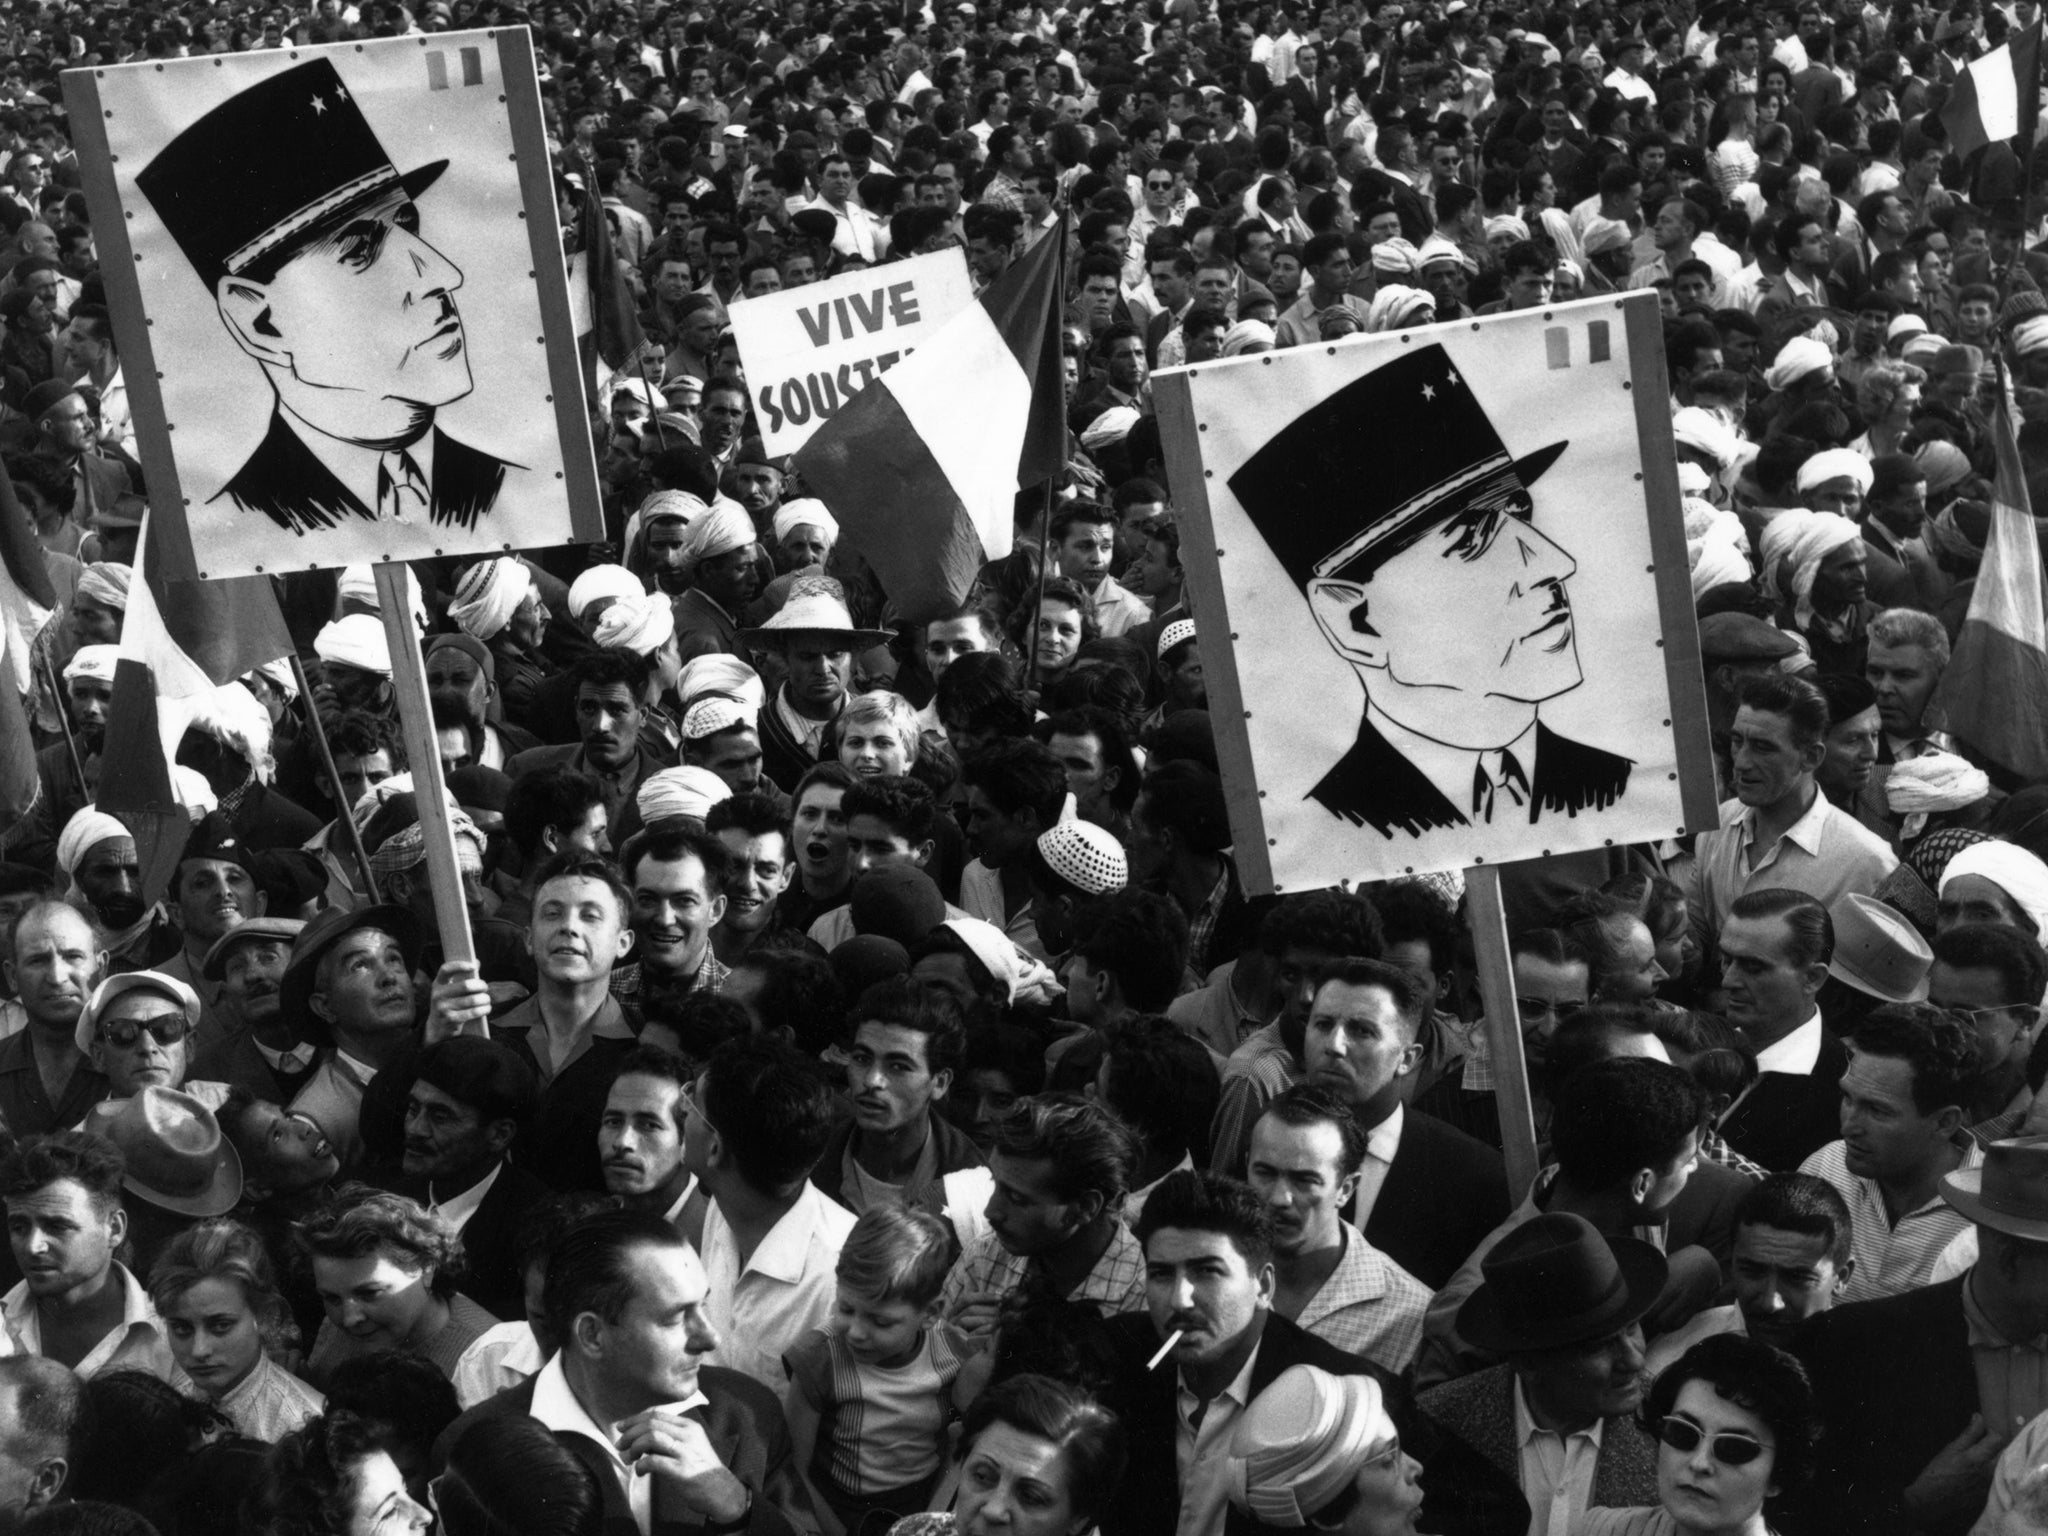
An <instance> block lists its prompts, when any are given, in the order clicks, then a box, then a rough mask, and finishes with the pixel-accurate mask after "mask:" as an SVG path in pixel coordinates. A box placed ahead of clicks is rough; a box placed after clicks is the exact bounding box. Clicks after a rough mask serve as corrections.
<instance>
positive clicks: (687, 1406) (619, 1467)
mask: <svg viewBox="0 0 2048 1536" xmlns="http://www.w3.org/2000/svg"><path fill="white" fill-rule="evenodd" d="M709 1401H710V1399H709V1398H707V1397H706V1396H705V1395H704V1394H703V1393H702V1392H693V1393H691V1394H690V1396H689V1397H688V1398H686V1399H685V1400H684V1401H682V1402H680V1403H664V1404H662V1405H661V1411H662V1412H664V1413H677V1414H680V1413H688V1412H689V1411H690V1410H691V1409H692V1408H698V1407H702V1406H703V1405H704V1404H705V1403H708V1402H709ZM528 1411H529V1412H530V1413H531V1414H532V1416H533V1417H534V1418H536V1419H538V1420H540V1422H541V1423H542V1424H544V1425H546V1426H547V1427H548V1428H549V1429H552V1430H557V1431H568V1432H572V1433H575V1434H579V1435H584V1436H587V1437H588V1438H589V1439H592V1440H595V1441H596V1442H597V1443H598V1444H599V1445H601V1446H603V1447H604V1448H605V1454H606V1455H608V1456H610V1457H611V1461H612V1470H613V1471H614V1472H615V1473H617V1474H618V1478H619V1482H620V1485H621V1486H622V1487H624V1488H625V1490H626V1502H627V1503H628V1504H629V1505H630V1506H631V1507H632V1510H633V1523H634V1524H635V1525H637V1526H638V1527H640V1536H653V1533H654V1479H653V1478H652V1477H635V1476H634V1475H633V1469H632V1468H631V1467H629V1466H627V1465H626V1463H625V1460H624V1458H622V1457H621V1456H620V1455H619V1445H618V1427H617V1426H616V1425H607V1426H605V1427H604V1428H602V1429H600V1428H599V1427H598V1425H597V1421H596V1420H594V1419H592V1418H591V1416H590V1414H589V1412H588V1410H586V1409H585V1408H584V1406H583V1404H582V1402H581V1401H579V1400H578V1398H577V1396H576V1394H575V1392H574V1391H573V1390H572V1389H571V1388H570V1386H569V1378H568V1377H567V1376H565V1375H563V1374H562V1357H561V1356H560V1355H556V1356H555V1358H554V1359H552V1360H550V1361H549V1362H548V1363H547V1364H546V1365H544V1366H542V1367H541V1370H540V1374H539V1375H538V1376H536V1377H535V1378H534V1382H533V1407H532V1408H531V1409H529V1410H528Z"/></svg>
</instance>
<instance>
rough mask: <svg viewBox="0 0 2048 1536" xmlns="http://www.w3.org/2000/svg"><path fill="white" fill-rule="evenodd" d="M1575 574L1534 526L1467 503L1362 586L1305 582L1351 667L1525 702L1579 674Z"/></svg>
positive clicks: (1572, 684) (1575, 681) (1569, 683)
mask: <svg viewBox="0 0 2048 1536" xmlns="http://www.w3.org/2000/svg"><path fill="white" fill-rule="evenodd" d="M1577 570H1578V562H1577V561H1575V560H1573V559H1572V557H1571V556H1570V555H1569V554H1568V553H1566V552H1565V550H1564V549H1562V548H1561V547H1559V546H1558V545H1557V544H1555V543H1553V542H1552V541H1551V540H1550V539H1548V538H1546V537H1545V536H1544V535H1543V534H1541V533H1540V532H1538V531H1537V529H1536V527H1535V526H1534V524H1532V523H1529V522H1526V521H1524V520H1523V519H1522V518H1519V517H1516V516H1514V515H1512V514H1511V513H1509V512H1506V511H1503V510H1498V509H1481V510H1472V511H1467V512H1462V513H1459V514H1457V515H1455V516H1453V517H1451V518H1449V519H1448V520H1446V521H1445V522H1443V523H1440V524H1438V525H1437V527H1435V528H1433V529H1432V530H1430V531H1429V532H1428V533H1426V534H1424V535H1423V536H1422V537H1421V538H1420V539H1419V540H1417V541H1416V542H1415V543H1414V544H1412V545H1410V546H1409V547H1408V548H1407V549H1404V550H1402V551H1401V552H1400V553H1399V554H1397V555H1395V556H1393V557H1392V558H1391V559H1388V560H1387V561H1385V562H1384V563H1382V564H1381V565H1380V567H1379V568H1378V569H1377V570H1376V571H1375V572H1374V573H1373V574H1372V577H1371V579H1370V580H1369V581H1367V582H1365V583H1363V584H1361V583H1358V582H1354V581H1331V580H1316V581H1312V582H1311V583H1310V584H1309V603H1310V606H1311V607H1312V608H1313V610H1314V612H1315V616H1316V622H1317V623H1318V624H1320V625H1321V626H1322V629H1323V634H1324V636H1325V637H1326V638H1327V639H1328V640H1329V642H1330V644H1331V645H1332V646H1333V647H1334V648H1335V649H1336V650H1337V651H1338V652H1339V653H1340V654H1342V655H1343V656H1344V657H1345V658H1346V659H1348V660H1350V661H1352V662H1355V663H1356V664H1358V665H1360V666H1365V667H1372V668H1375V669H1383V670H1385V671H1386V672H1387V673H1388V674H1389V676H1391V677H1392V678H1393V680H1394V681H1396V682H1399V683H1402V684H1404V685H1406V686H1408V687H1411V688H1443V689H1449V690H1452V691H1457V692H1465V693H1480V694H1483V695H1485V696H1487V697H1493V698H1504V699H1516V700H1522V701H1526V702H1528V703H1532V704H1533V703H1538V702H1540V701H1542V700H1544V699H1549V698H1555V697H1556V696H1557V695H1558V694H1561V693H1565V692H1568V691H1570V690H1571V689H1573V688H1576V687H1577V686H1578V685H1579V683H1580V681H1581V680H1582V676H1583V674H1582V673H1581V671H1580V667H1579V650H1578V637H1577V625H1576V622H1575V620H1574V618H1573V615H1572V605H1571V597H1570V594H1569V593H1568V592H1567V591H1566V588H1565V583H1566V582H1568V581H1569V580H1570V579H1571V577H1572V575H1573V574H1574V573H1575V572H1576V571H1577ZM1361 603H1363V604H1364V605H1365V612H1364V614H1363V615H1360V614H1358V608H1359V605H1360V604H1361Z"/></svg>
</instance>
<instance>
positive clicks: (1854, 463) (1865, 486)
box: [1799, 448, 1876, 496]
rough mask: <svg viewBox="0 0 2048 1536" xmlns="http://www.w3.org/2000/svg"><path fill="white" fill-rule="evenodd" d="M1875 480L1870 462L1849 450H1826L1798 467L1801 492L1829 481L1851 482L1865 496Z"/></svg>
mask: <svg viewBox="0 0 2048 1536" xmlns="http://www.w3.org/2000/svg"><path fill="white" fill-rule="evenodd" d="M1875 479H1876V476H1875V475H1874V474H1872V472H1871V468H1870V460H1868V459H1866V458H1865V457H1863V455H1862V454H1860V453H1857V452H1856V451H1855V450H1854V449H1851V448H1829V449H1826V450H1825V451H1823V452H1821V453H1816V454H1815V455H1814V456H1813V457H1812V458H1810V459H1808V460H1807V461H1806V462H1805V463H1804V464H1801V465H1800V466H1799V489H1800V490H1802V491H1810V490H1813V489H1815V488H1816V487H1818V486H1823V485H1826V484H1827V483H1828V482H1829V481H1830V480H1853V481H1855V482H1856V489H1857V490H1858V491H1860V492H1862V493H1863V494H1864V495H1866V496H1867V495H1869V494H1870V487H1871V483H1872V482H1873V481H1874V480H1875Z"/></svg>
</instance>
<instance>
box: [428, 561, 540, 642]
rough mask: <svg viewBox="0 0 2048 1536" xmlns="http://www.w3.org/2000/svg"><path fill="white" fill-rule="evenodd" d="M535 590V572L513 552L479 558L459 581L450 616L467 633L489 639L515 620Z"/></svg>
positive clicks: (449, 610) (478, 637)
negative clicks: (518, 559) (492, 557)
mask: <svg viewBox="0 0 2048 1536" xmlns="http://www.w3.org/2000/svg"><path fill="white" fill-rule="evenodd" d="M532 590H533V573H532V572H530V571H529V570H527V568H526V567H525V566H524V565H523V564H521V563H520V562H519V561H517V560H514V559H512V558H511V557H510V556H509V555H501V556H499V558H497V559H496V560H479V561H478V562H477V563H476V564H475V565H472V566H471V567H470V568H469V569H468V570H466V571H464V572H463V573H462V579H461V580H460V581H458V582H456V583H455V601H454V602H452V603H450V604H449V605H448V617H450V618H451V619H453V620H454V621H455V622H456V625H457V626H458V627H459V628H460V629H461V630H462V632H463V633H464V634H466V635H473V636H475V637H476V638H477V639H479V640H485V641H488V640H490V639H491V638H492V637H493V636H494V635H496V634H498V633H499V632H500V631H501V630H503V629H504V627H505V626H506V625H507V624H509V623H511V622H512V615H513V614H515V613H517V612H518V611H519V605H520V604H521V603H523V602H525V601H526V595H527V593H529V592H531V591H532Z"/></svg>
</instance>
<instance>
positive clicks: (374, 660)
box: [313, 613, 391, 677]
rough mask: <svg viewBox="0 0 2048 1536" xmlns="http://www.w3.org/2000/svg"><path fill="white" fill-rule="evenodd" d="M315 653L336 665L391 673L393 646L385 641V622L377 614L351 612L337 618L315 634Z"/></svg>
mask: <svg viewBox="0 0 2048 1536" xmlns="http://www.w3.org/2000/svg"><path fill="white" fill-rule="evenodd" d="M313 654H314V655H316V656H318V657H319V658H320V659H321V660H322V661H327V662H333V663H334V664H336V665H337V666H343V667H355V668H357V669H358V670H359V671H363V672H375V673H376V674H377V675H378V676H379V677H389V676H390V675H391V647H390V646H389V645H387V644H386V643H385V640H384V621H383V620H382V619H380V618H378V617H376V616H375V615H374V614H368V613H351V614H349V615H347V616H346V617H344V618H339V619H336V620H335V621H334V622H333V623H332V624H329V625H328V626H327V627H326V628H325V629H323V630H321V631H320V633H319V634H317V635H315V636H314V637H313Z"/></svg>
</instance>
